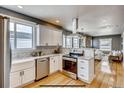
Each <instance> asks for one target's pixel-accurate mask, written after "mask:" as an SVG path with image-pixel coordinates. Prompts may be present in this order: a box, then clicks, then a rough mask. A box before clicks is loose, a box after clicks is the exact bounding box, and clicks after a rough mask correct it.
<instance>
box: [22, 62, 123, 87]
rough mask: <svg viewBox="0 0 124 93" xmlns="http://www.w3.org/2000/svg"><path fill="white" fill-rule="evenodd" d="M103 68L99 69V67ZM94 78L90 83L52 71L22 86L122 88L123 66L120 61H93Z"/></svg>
mask: <svg viewBox="0 0 124 93" xmlns="http://www.w3.org/2000/svg"><path fill="white" fill-rule="evenodd" d="M102 67H103V68H104V69H102V70H101V68H102ZM107 71H108V72H107ZM95 74H96V76H95V78H94V80H93V81H92V83H91V84H87V83H85V82H83V81H80V80H74V79H72V78H69V77H67V76H65V75H63V74H62V73H60V72H57V73H54V74H52V75H50V76H48V77H46V78H44V79H42V80H40V81H37V82H34V83H32V84H30V85H27V86H25V87H24V88H41V87H87V88H124V68H123V66H122V64H121V63H118V62H112V63H109V64H108V66H105V65H104V64H102V63H101V62H95ZM51 85H52V86H51Z"/></svg>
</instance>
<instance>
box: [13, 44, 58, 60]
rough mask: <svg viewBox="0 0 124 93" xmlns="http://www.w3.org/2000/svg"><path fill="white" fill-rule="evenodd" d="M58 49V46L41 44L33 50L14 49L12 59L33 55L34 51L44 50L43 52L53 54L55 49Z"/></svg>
mask: <svg viewBox="0 0 124 93" xmlns="http://www.w3.org/2000/svg"><path fill="white" fill-rule="evenodd" d="M55 49H57V46H45V47H44V46H42V47H41V46H39V47H37V48H36V49H32V50H15V51H12V59H20V58H25V57H31V54H32V52H37V51H42V54H43V55H45V54H52V53H54V50H55Z"/></svg>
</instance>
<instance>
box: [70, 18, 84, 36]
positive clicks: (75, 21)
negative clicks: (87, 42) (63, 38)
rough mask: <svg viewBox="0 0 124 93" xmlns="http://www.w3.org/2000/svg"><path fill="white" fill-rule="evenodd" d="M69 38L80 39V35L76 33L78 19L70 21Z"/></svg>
mask: <svg viewBox="0 0 124 93" xmlns="http://www.w3.org/2000/svg"><path fill="white" fill-rule="evenodd" d="M69 36H72V37H82V35H81V34H79V32H78V18H73V19H72V34H70V35H69Z"/></svg>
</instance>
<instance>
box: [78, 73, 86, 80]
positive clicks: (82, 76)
mask: <svg viewBox="0 0 124 93" xmlns="http://www.w3.org/2000/svg"><path fill="white" fill-rule="evenodd" d="M78 77H79V78H81V79H84V80H88V75H87V74H86V73H79V74H78Z"/></svg>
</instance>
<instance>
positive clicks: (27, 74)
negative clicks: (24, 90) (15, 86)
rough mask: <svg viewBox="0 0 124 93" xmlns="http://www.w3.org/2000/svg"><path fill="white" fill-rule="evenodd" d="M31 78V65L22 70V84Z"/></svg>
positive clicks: (32, 76)
mask: <svg viewBox="0 0 124 93" xmlns="http://www.w3.org/2000/svg"><path fill="white" fill-rule="evenodd" d="M33 80H35V68H34V67H32V68H29V69H26V70H24V72H23V76H22V84H25V83H28V82H30V81H33Z"/></svg>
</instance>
